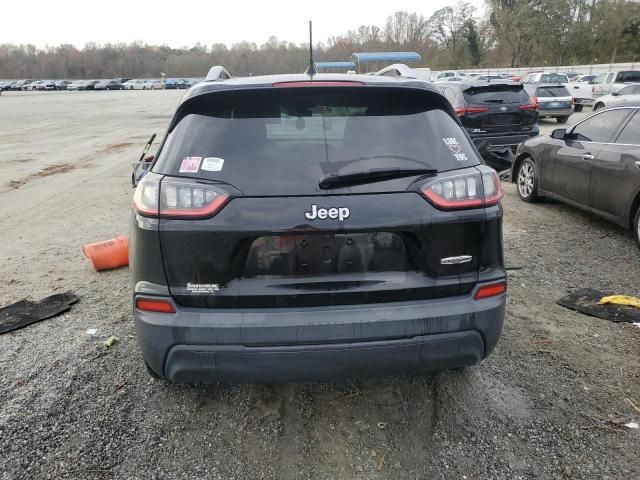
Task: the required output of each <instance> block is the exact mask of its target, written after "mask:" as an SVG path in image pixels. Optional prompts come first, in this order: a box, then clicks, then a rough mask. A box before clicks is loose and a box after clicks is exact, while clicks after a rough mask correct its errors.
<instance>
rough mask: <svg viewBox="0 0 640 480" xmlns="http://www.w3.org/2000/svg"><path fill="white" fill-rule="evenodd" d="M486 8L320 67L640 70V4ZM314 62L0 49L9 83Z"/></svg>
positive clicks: (240, 55) (400, 30) (367, 34)
mask: <svg viewBox="0 0 640 480" xmlns="http://www.w3.org/2000/svg"><path fill="white" fill-rule="evenodd" d="M486 7H487V8H486V11H485V13H484V15H483V16H479V15H478V12H477V11H476V8H475V7H474V6H473V5H471V4H470V3H467V2H464V1H462V2H458V3H456V4H454V5H451V6H447V7H444V8H441V9H439V10H437V11H435V12H434V13H433V14H432V15H431V16H429V17H425V16H424V15H421V14H419V13H415V12H405V11H398V12H395V13H393V14H391V15H390V16H389V17H388V18H387V19H386V21H385V22H384V24H383V25H380V26H377V25H362V26H360V27H359V28H358V29H356V30H351V31H348V32H346V33H345V34H344V35H339V36H335V37H331V38H329V39H328V40H327V41H326V42H320V43H318V44H317V45H314V55H315V59H316V60H317V61H321V60H348V59H349V56H350V55H351V54H352V53H353V52H357V51H373V52H375V51H398V50H401V51H405V50H408V51H416V52H418V53H420V54H421V55H422V62H421V64H422V65H424V66H428V67H431V68H432V69H436V70H439V69H457V68H476V67H477V68H499V67H524V66H533V65H536V66H537V65H545V64H548V65H570V64H590V63H614V62H632V61H640V3H639V2H638V0H486ZM307 62H308V46H307V45H305V44H298V45H297V44H294V43H291V42H286V41H281V40H278V39H277V38H276V37H271V38H269V40H268V41H267V42H266V43H264V44H262V45H257V44H255V43H249V42H240V43H235V44H233V45H231V46H227V45H225V44H222V43H217V44H214V45H210V46H209V45H202V44H196V45H195V46H193V47H190V48H188V47H183V48H171V47H168V46H166V45H161V46H157V45H147V44H143V43H141V42H136V43H133V44H123V43H119V44H107V45H97V44H95V43H88V44H86V45H85V46H84V47H83V48H76V47H75V46H73V45H60V46H56V47H46V48H36V47H35V46H33V45H13V44H3V45H0V78H110V77H159V76H160V74H161V73H165V74H166V75H167V76H168V77H202V76H204V75H205V74H206V72H207V70H208V69H209V67H210V66H212V65H224V66H225V67H226V68H227V69H228V70H229V71H230V72H231V73H232V75H236V76H244V75H259V74H267V73H287V72H301V71H304V69H305V67H306V66H307ZM365 68H366V67H365Z"/></svg>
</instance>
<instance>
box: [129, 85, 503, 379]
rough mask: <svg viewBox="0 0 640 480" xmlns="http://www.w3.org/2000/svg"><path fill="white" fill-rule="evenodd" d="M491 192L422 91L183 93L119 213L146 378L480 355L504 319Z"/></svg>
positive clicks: (443, 104) (448, 360)
mask: <svg viewBox="0 0 640 480" xmlns="http://www.w3.org/2000/svg"><path fill="white" fill-rule="evenodd" d="M501 197H502V188H501V185H500V182H499V180H498V178H497V176H496V173H495V171H494V170H492V169H490V168H488V167H487V166H486V165H484V164H483V163H482V160H481V159H480V157H479V155H478V152H477V150H476V149H475V147H474V146H473V144H472V143H471V141H470V140H469V137H468V135H467V133H466V132H465V131H464V129H463V128H461V125H460V121H459V119H458V116H457V115H456V113H455V111H454V110H453V109H452V108H451V106H450V104H449V102H448V101H447V100H446V98H445V97H444V96H443V95H442V93H441V92H440V91H439V89H438V88H437V87H434V86H432V85H430V84H429V83H427V82H422V81H417V80H407V79H392V78H388V77H374V76H367V75H337V74H318V75H314V76H309V75H306V74H301V75H278V76H265V77H252V78H238V79H229V80H224V81H211V82H202V83H199V84H198V85H196V86H194V87H193V88H191V89H190V90H189V91H188V92H187V94H186V95H185V97H184V99H183V100H182V102H181V104H180V105H179V107H178V109H177V111H176V113H175V115H174V117H173V119H172V120H171V123H170V125H169V129H168V134H167V136H166V137H165V139H164V141H163V143H162V145H161V147H160V149H159V152H158V154H157V155H156V157H155V160H154V163H153V164H152V167H151V169H150V171H149V173H147V174H146V175H145V176H144V177H143V179H142V181H141V182H140V183H139V185H138V187H137V190H136V192H135V195H134V200H133V213H132V222H131V237H130V264H131V272H132V280H133V301H134V321H135V326H136V329H137V334H138V340H139V343H140V346H141V349H142V352H143V355H144V358H145V360H146V362H147V365H148V367H149V369H150V370H151V372H152V373H155V374H156V375H158V376H161V377H164V378H167V379H169V380H171V381H174V382H189V381H200V382H225V383H240V382H274V381H275V382H280V381H288V380H307V379H332V378H338V377H350V378H353V377H362V376H369V375H386V374H397V373H403V372H424V371H429V370H439V369H446V368H452V367H461V366H466V365H471V364H475V363H477V362H479V361H480V360H481V359H483V358H484V357H486V356H487V355H488V354H489V353H490V352H491V350H492V349H493V348H494V346H495V345H496V342H497V340H498V337H499V335H500V332H501V329H502V323H503V317H504V311H505V296H506V293H505V291H506V280H505V278H506V277H505V270H504V265H503V252H502V227H501V224H502V208H501V206H500V199H501Z"/></svg>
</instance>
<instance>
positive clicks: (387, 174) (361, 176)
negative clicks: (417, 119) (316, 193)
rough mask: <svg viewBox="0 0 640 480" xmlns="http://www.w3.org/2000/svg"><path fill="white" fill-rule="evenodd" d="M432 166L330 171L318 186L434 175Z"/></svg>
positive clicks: (336, 186)
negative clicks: (338, 172) (350, 171)
mask: <svg viewBox="0 0 640 480" xmlns="http://www.w3.org/2000/svg"><path fill="white" fill-rule="evenodd" d="M436 173H438V170H436V169H433V168H385V169H373V170H366V171H363V172H354V173H347V174H342V175H341V174H336V173H331V174H329V175H326V176H325V177H323V178H322V180H320V183H319V184H318V186H319V187H320V188H321V189H323V190H329V189H332V188H338V187H347V186H351V185H362V184H365V183H373V182H383V181H385V180H392V179H394V178H403V177H412V176H414V175H435V174H436Z"/></svg>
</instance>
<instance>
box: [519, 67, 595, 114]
mask: <svg viewBox="0 0 640 480" xmlns="http://www.w3.org/2000/svg"><path fill="white" fill-rule="evenodd" d="M520 83H522V84H532V83H559V84H561V85H564V86H565V87H567V90H569V92H570V93H571V96H572V97H573V98H574V100H575V111H576V112H581V111H582V109H583V108H584V106H585V105H591V104H592V103H593V94H592V88H591V85H589V84H588V83H570V82H569V77H567V76H566V75H565V74H564V73H556V72H533V73H528V74H526V75H525V76H524V77H522V79H521V80H520Z"/></svg>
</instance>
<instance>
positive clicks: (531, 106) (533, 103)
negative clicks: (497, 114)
mask: <svg viewBox="0 0 640 480" xmlns="http://www.w3.org/2000/svg"><path fill="white" fill-rule="evenodd" d="M518 108H519V109H520V110H539V109H540V105H539V104H538V97H531V103H529V104H527V105H518Z"/></svg>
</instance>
